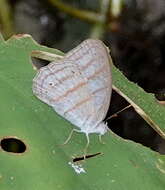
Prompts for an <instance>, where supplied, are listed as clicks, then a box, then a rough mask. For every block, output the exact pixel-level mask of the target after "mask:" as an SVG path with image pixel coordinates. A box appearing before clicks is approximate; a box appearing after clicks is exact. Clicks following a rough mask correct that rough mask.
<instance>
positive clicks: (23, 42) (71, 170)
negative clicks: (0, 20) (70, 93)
mask: <svg viewBox="0 0 165 190" xmlns="http://www.w3.org/2000/svg"><path fill="white" fill-rule="evenodd" d="M34 51H43V52H48V53H55V54H58V55H63V53H62V52H60V51H58V50H54V49H51V48H47V47H44V46H40V45H39V44H37V43H36V42H34V41H33V40H32V39H31V37H30V36H29V35H22V36H20V35H19V36H14V37H13V38H11V39H10V40H8V41H7V42H5V41H0V102H1V106H0V113H1V117H0V124H1V125H0V126H1V127H0V139H1V140H2V139H3V138H4V137H13V138H18V139H20V140H21V141H22V142H24V143H25V145H26V151H25V152H23V153H19V154H17V153H15V154H14V153H10V152H7V151H4V150H3V149H2V147H1V151H0V163H1V167H0V189H1V190H18V189H24V190H29V189H30V190H42V189H43V190H45V189H49V190H51V189H62V190H65V189H66V190H77V189H79V190H84V189H85V190H88V189H89V190H94V189H98V190H107V189H113V190H118V189H119V190H121V189H122V190H128V189H131V190H132V189H134V190H139V189H146V190H147V189H148V190H155V189H157V190H163V189H164V186H165V180H164V176H165V157H164V156H162V155H160V154H158V153H156V152H153V151H151V150H150V149H149V148H146V147H144V146H142V145H140V144H137V143H135V142H132V141H128V140H124V139H122V138H120V137H118V136H117V135H115V134H113V133H112V132H109V133H107V134H106V135H105V136H104V137H103V140H104V142H105V143H106V144H104V145H103V144H100V143H99V141H98V136H97V135H95V134H94V135H90V146H89V149H88V153H90V154H95V153H98V152H100V153H101V154H100V155H97V156H95V157H92V158H89V159H86V161H82V162H79V163H73V162H72V159H73V157H77V156H82V155H83V150H84V147H85V145H86V138H85V135H83V134H77V133H75V134H74V135H73V137H72V139H71V140H70V142H69V143H68V144H67V145H65V146H62V145H61V144H62V143H63V142H64V141H65V140H66V138H67V137H68V135H69V134H70V132H71V130H72V129H73V127H74V126H73V125H71V124H70V123H69V122H68V121H66V120H64V119H63V118H61V117H60V116H58V115H57V114H56V113H55V112H54V111H53V110H52V108H51V107H49V106H48V105H46V104H44V103H42V102H41V101H39V100H38V99H37V98H36V97H34V95H33V93H32V79H33V78H34V76H35V74H36V71H35V70H33V67H32V65H31V64H30V63H31V62H30V54H32V52H34ZM113 82H114V88H116V89H117V90H118V91H121V92H122V93H123V94H125V96H126V97H129V99H130V100H131V101H133V102H134V103H135V104H136V105H138V106H139V107H142V103H143V104H144V102H145V104H147V105H146V106H144V108H143V107H142V109H143V110H145V113H146V114H148V115H149V117H151V118H152V120H154V122H155V123H156V125H157V126H158V127H159V130H160V131H162V133H163V131H164V130H163V125H162V124H161V119H162V118H164V107H163V108H160V110H159V107H158V108H157V109H158V111H157V112H158V113H159V111H161V114H162V115H161V114H159V117H161V118H159V117H158V118H157V117H156V116H155V115H154V114H153V111H152V110H150V109H149V108H150V107H149V105H148V104H150V103H151V101H153V100H154V99H153V96H151V98H150V99H147V97H148V96H149V97H150V95H148V94H145V92H144V91H142V89H140V88H139V87H138V86H137V85H135V84H133V83H130V82H129V81H128V80H127V79H126V78H124V76H123V75H122V74H121V73H120V72H119V71H118V70H117V69H116V68H115V67H113ZM139 94H140V95H139ZM143 94H144V97H143ZM147 95H148V96H147ZM146 96H147V97H146ZM137 97H139V99H138V98H137ZM143 98H144V100H143ZM148 102H149V103H148ZM152 106H154V105H152ZM150 112H152V113H151V114H150ZM163 121H164V120H163ZM76 165H77V167H78V168H79V169H80V168H81V169H83V170H84V172H85V173H83V172H81V173H80V174H78V172H76V170H75V167H76Z"/></svg>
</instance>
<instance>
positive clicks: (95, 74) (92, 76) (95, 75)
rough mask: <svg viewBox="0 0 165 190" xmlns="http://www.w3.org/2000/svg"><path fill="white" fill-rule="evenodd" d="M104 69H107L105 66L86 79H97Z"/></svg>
mask: <svg viewBox="0 0 165 190" xmlns="http://www.w3.org/2000/svg"><path fill="white" fill-rule="evenodd" d="M106 69H107V65H103V66H102V67H101V68H100V69H99V70H98V71H96V72H94V74H93V75H91V76H89V77H88V78H87V79H88V80H90V79H93V78H95V77H97V75H99V74H100V73H101V72H103V71H104V70H106Z"/></svg>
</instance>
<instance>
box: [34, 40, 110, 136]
mask: <svg viewBox="0 0 165 190" xmlns="http://www.w3.org/2000/svg"><path fill="white" fill-rule="evenodd" d="M109 61H110V57H109V55H108V52H107V49H106V47H105V45H104V44H103V43H102V42H101V41H99V40H86V41H84V42H83V43H81V44H80V45H79V46H78V47H76V48H75V49H73V50H72V51H70V52H69V53H67V54H66V56H65V57H64V59H62V60H61V61H59V62H56V63H55V62H53V63H51V64H49V65H48V66H45V67H43V68H41V69H40V70H39V72H38V74H37V75H36V77H35V78H34V80H33V92H34V94H35V95H36V96H37V97H38V98H39V99H41V100H42V101H43V102H45V103H47V104H49V105H50V106H52V107H53V108H54V109H55V111H56V112H57V113H58V114H60V115H61V116H62V117H64V118H66V119H67V120H69V121H70V122H71V123H73V124H74V125H76V126H77V127H79V128H80V129H81V130H82V131H84V132H86V133H87V132H88V131H93V132H94V131H95V130H94V129H93V130H92V129H91V128H94V127H96V126H97V124H98V123H100V122H101V121H102V120H103V119H104V117H105V115H106V113H107V110H108V107H109V102H110V97H111V91H112V87H111V71H110V64H109Z"/></svg>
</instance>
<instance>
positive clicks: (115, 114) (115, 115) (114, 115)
mask: <svg viewBox="0 0 165 190" xmlns="http://www.w3.org/2000/svg"><path fill="white" fill-rule="evenodd" d="M131 106H132V105H131V104H130V105H128V106H126V107H125V108H123V109H121V110H120V111H118V112H116V113H114V114H113V115H111V116H110V117H108V118H107V119H106V120H105V121H108V120H109V119H111V118H113V117H117V115H118V114H119V113H121V112H123V111H124V110H126V109H128V108H130V107H131Z"/></svg>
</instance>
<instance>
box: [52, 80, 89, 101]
mask: <svg viewBox="0 0 165 190" xmlns="http://www.w3.org/2000/svg"><path fill="white" fill-rule="evenodd" d="M85 84H87V82H81V83H79V84H78V85H76V86H75V87H73V88H71V89H69V90H67V91H66V92H65V93H64V94H63V95H61V96H59V97H57V98H56V99H54V100H53V101H54V102H58V101H59V100H61V99H62V98H65V97H66V96H67V95H68V94H70V93H72V92H74V91H76V90H78V89H79V88H81V87H82V86H84V85H85Z"/></svg>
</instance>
